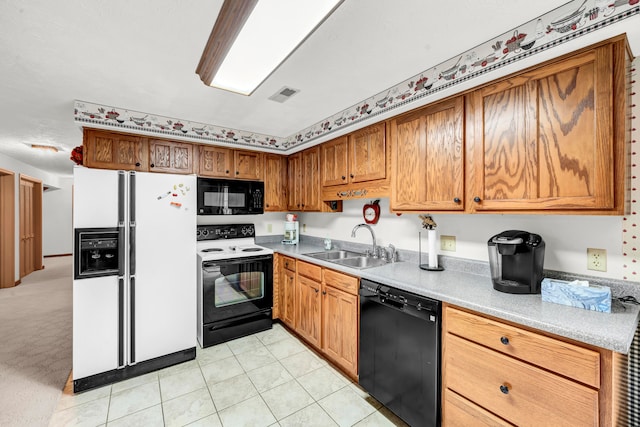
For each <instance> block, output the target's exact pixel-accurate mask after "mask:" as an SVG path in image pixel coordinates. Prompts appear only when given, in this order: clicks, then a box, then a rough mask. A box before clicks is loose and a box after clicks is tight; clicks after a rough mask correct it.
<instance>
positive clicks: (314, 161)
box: [302, 146, 321, 212]
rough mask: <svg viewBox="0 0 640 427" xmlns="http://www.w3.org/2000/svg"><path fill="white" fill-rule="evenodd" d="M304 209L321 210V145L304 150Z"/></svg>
mask: <svg viewBox="0 0 640 427" xmlns="http://www.w3.org/2000/svg"><path fill="white" fill-rule="evenodd" d="M302 177H303V178H302V183H303V184H302V210H303V211H315V212H319V211H320V210H321V206H320V203H321V201H320V147H318V146H316V147H313V148H310V149H308V150H305V151H303V152H302Z"/></svg>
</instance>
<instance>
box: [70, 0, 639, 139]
mask: <svg viewBox="0 0 640 427" xmlns="http://www.w3.org/2000/svg"><path fill="white" fill-rule="evenodd" d="M638 2H640V0H574V1H571V2H569V3H567V4H565V5H563V6H560V7H558V8H557V9H554V10H552V11H550V12H548V13H546V14H544V15H542V16H540V17H539V18H537V19H534V20H531V21H529V22H527V23H526V24H523V25H521V26H519V27H518V28H515V29H513V30H511V31H508V32H506V33H504V34H502V35H500V36H498V37H496V38H494V39H492V40H491V41H488V42H486V43H483V44H481V45H478V46H476V47H475V48H473V49H470V50H468V51H466V52H464V53H462V54H460V55H456V56H455V57H453V58H451V59H449V60H447V61H445V62H443V63H441V64H438V65H437V66H435V67H432V68H430V69H428V70H426V71H424V72H422V73H420V74H418V75H416V76H414V77H412V78H410V79H408V80H405V81H403V82H401V83H399V84H397V85H395V86H393V87H391V88H389V89H388V90H386V91H383V92H380V93H378V94H375V95H373V96H371V97H369V98H367V99H365V100H363V101H362V102H359V103H358V104H356V105H353V106H351V107H349V108H347V109H345V110H343V111H340V112H338V113H336V114H334V115H332V116H330V117H327V118H326V119H324V120H322V121H320V122H317V123H316V124H314V125H313V126H310V127H308V128H306V129H303V130H301V131H300V132H297V133H296V134H294V135H291V136H288V137H278V136H271V135H264V134H258V133H254V132H249V131H243V130H238V129H230V128H228V127H223V126H218V125H213V124H207V123H199V122H192V121H189V120H184V119H178V118H172V117H165V116H160V115H156V114H151V113H143V112H139V111H133V110H128V109H123V108H118V107H114V106H105V105H100V104H94V103H90V102H85V101H77V100H76V101H75V103H74V120H75V121H76V122H78V123H83V124H96V125H103V126H110V127H117V128H123V129H128V130H138V131H144V132H151V133H156V134H159V135H164V136H172V135H174V136H175V135H177V136H180V137H182V138H187V139H192V140H196V141H205V142H222V143H231V144H238V145H245V146H253V147H264V148H271V149H274V150H280V151H287V150H288V149H290V148H293V147H298V146H301V145H304V144H307V143H309V142H311V141H314V140H316V139H318V138H320V137H324V136H326V135H329V134H331V133H334V132H336V131H338V130H343V129H345V128H347V127H349V126H352V125H354V124H357V123H362V122H364V121H369V120H371V121H373V120H372V119H374V118H375V117H376V116H379V115H381V114H384V113H387V112H389V111H392V110H394V109H397V108H399V107H402V106H405V105H407V104H409V103H412V102H415V101H417V100H419V99H422V98H424V97H426V96H429V95H433V94H435V93H437V92H440V91H442V90H445V89H448V88H450V87H452V86H455V85H458V84H460V83H462V82H466V81H469V80H471V79H473V78H476V77H478V76H481V75H484V74H486V73H488V72H491V71H494V70H496V69H498V68H501V67H504V66H506V65H509V64H512V63H514V62H516V61H519V60H522V59H524V58H528V57H530V56H532V55H535V54H537V53H540V52H543V51H546V50H548V49H550V48H553V47H555V46H558V45H560V44H562V43H566V42H568V41H571V40H573V39H575V38H577V37H580V36H582V35H585V34H589V33H592V32H594V31H597V30H599V29H601V28H604V27H607V26H609V25H612V24H615V23H617V22H620V21H622V20H624V19H627V18H630V17H632V16H635V15H637V14H640V5H638Z"/></svg>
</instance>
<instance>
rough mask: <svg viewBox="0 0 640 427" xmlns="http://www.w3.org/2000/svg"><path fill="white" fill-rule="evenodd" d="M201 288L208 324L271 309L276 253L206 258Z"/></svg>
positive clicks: (203, 311)
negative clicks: (243, 256) (231, 257)
mask: <svg viewBox="0 0 640 427" xmlns="http://www.w3.org/2000/svg"><path fill="white" fill-rule="evenodd" d="M202 292H203V301H202V315H203V322H204V323H205V324H208V323H213V322H217V321H221V320H227V319H231V318H234V317H238V316H245V315H248V314H254V313H258V312H260V311H265V310H269V309H271V307H272V305H273V255H267V256H256V257H248V258H236V259H229V260H216V261H204V262H203V263H202Z"/></svg>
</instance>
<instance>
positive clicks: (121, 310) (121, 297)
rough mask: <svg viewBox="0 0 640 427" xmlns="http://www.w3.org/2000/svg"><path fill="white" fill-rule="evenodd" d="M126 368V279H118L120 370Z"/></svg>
mask: <svg viewBox="0 0 640 427" xmlns="http://www.w3.org/2000/svg"><path fill="white" fill-rule="evenodd" d="M124 366H125V361H124V277H118V369H120V368H124Z"/></svg>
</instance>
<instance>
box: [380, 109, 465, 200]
mask: <svg viewBox="0 0 640 427" xmlns="http://www.w3.org/2000/svg"><path fill="white" fill-rule="evenodd" d="M463 110H464V108H463V98H462V97H456V98H451V99H448V100H445V101H442V102H439V103H436V104H433V105H429V106H427V107H425V108H421V109H420V110H417V111H414V112H412V113H409V114H405V115H403V116H401V117H398V118H396V119H393V120H392V121H391V123H390V126H391V136H390V138H391V140H392V150H393V151H392V154H393V156H392V161H391V166H392V174H391V202H390V204H391V209H392V210H395V211H416V210H418V211H419V210H446V211H461V210H464V204H463V203H462V201H463V198H464V137H463V114H464V112H463Z"/></svg>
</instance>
